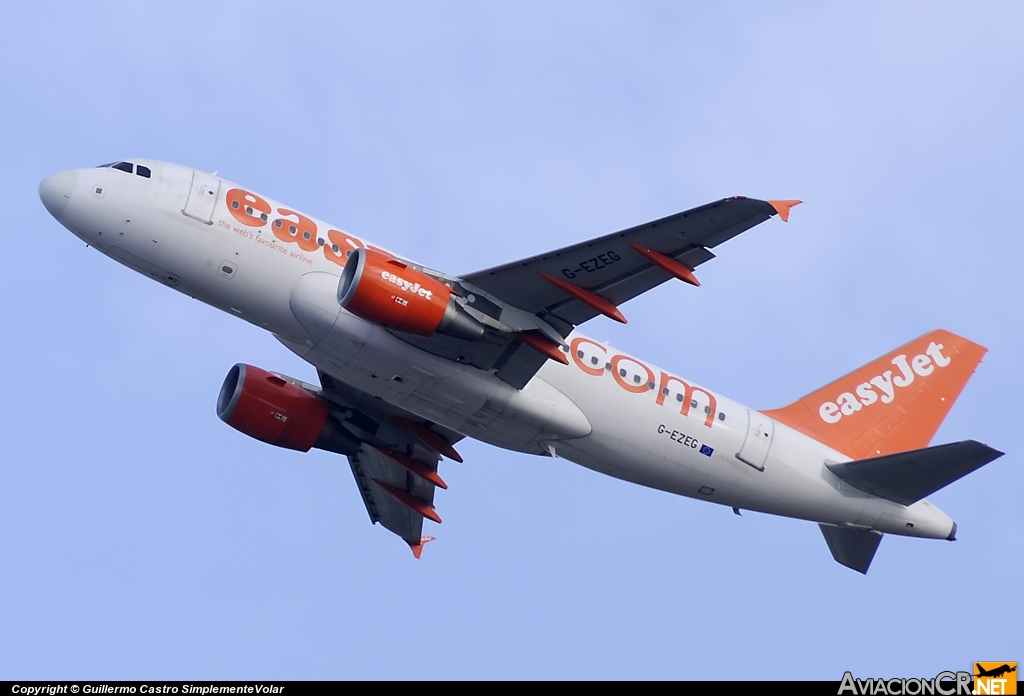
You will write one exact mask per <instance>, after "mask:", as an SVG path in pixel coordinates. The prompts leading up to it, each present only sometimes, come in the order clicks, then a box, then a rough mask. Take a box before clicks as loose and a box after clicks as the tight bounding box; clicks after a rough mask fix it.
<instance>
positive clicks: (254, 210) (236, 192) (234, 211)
mask: <svg viewBox="0 0 1024 696" xmlns="http://www.w3.org/2000/svg"><path fill="white" fill-rule="evenodd" d="M226 199H227V204H228V210H229V211H231V216H232V217H234V218H235V219H236V220H238V221H239V222H240V223H242V224H243V225H248V226H249V227H263V226H264V225H266V224H267V216H268V215H270V204H269V203H267V202H266V201H265V200H263V199H262V198H260V197H259V196H257V195H256V194H255V193H249V192H248V191H244V190H242V189H237V188H235V189H231V190H230V191H228V193H227V197H226Z"/></svg>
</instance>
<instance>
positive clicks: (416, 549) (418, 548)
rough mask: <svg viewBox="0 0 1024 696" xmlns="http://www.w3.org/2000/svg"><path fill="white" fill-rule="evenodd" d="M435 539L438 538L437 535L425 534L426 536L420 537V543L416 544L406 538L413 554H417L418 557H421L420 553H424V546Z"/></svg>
mask: <svg viewBox="0 0 1024 696" xmlns="http://www.w3.org/2000/svg"><path fill="white" fill-rule="evenodd" d="M435 539H436V537H432V536H425V537H420V543H418V544H414V543H412V542H411V541H408V540H406V542H405V543H407V544H408V545H409V548H410V549H412V555H413V556H415V557H416V558H419V557H420V554H422V553H423V547H424V546H426V545H427V544H429V543H430V542H432V541H434V540H435Z"/></svg>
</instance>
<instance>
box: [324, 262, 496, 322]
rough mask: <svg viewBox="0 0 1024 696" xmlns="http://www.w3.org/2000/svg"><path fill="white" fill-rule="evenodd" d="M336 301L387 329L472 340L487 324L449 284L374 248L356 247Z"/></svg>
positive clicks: (345, 270) (339, 285)
mask: <svg viewBox="0 0 1024 696" xmlns="http://www.w3.org/2000/svg"><path fill="white" fill-rule="evenodd" d="M338 303H339V304H341V306H342V307H344V308H345V309H347V310H348V311H350V312H352V313H353V314H355V315H356V316H357V317H361V318H363V319H366V320H367V321H372V322H373V323H375V324H380V325H381V326H386V327H388V328H389V329H394V330H396V331H403V332H405V333H411V334H415V335H417V336H433V335H434V334H435V333H438V332H440V333H444V334H448V335H450V336H457V337H459V338H465V339H469V340H476V339H478V338H480V337H481V336H483V335H484V326H483V324H481V323H480V322H478V321H477V320H476V319H474V318H473V317H472V316H470V315H469V313H468V312H467V311H466V310H465V309H463V308H462V306H461V305H459V303H458V302H456V300H455V296H454V295H453V293H452V290H451V288H449V287H448V286H447V285H445V284H444V283H442V282H441V281H439V280H437V279H436V278H432V277H430V276H428V275H427V274H426V273H423V272H422V271H417V270H416V269H415V268H412V267H410V266H408V265H407V264H404V263H402V262H401V261H399V260H397V259H394V258H391V257H390V256H388V255H387V254H385V253H383V252H380V251H377V250H375V249H356V250H355V251H353V252H352V257H351V258H350V259H349V260H348V263H346V264H345V269H344V270H343V271H342V273H341V281H340V282H339V283H338Z"/></svg>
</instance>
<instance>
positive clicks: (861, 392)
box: [818, 342, 952, 423]
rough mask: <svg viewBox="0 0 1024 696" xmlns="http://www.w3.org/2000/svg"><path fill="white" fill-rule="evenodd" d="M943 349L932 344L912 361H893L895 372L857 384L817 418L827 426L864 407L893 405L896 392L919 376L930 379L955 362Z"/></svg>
mask: <svg viewBox="0 0 1024 696" xmlns="http://www.w3.org/2000/svg"><path fill="white" fill-rule="evenodd" d="M942 349H943V346H942V344H941V343H934V342H932V343H930V344H929V345H928V348H927V350H925V352H924V353H922V354H920V355H915V356H914V357H913V358H910V359H907V356H906V355H897V356H896V357H895V358H893V359H892V365H893V367H895V368H896V369H895V370H886V371H884V372H882V374H880V375H876V376H874V377H872V378H871V379H869V380H868V381H867V382H863V383H861V384H858V385H857V386H856V387H855V388H854V390H853V392H843V393H842V394H839V395H838V396H837V397H836V400H835V401H826V402H825V403H823V404H822V405H821V406H820V407H819V408H818V415H819V416H821V419H822V420H823V421H825V422H826V423H838V422H839V421H841V420H842V419H843V417H844V416H852V415H853V414H855V413H856V412H857V411H860V410H861V409H862V408H866V407H869V406H872V405H874V404H876V403H883V404H891V403H892V402H893V400H894V399H895V398H896V396H897V391H896V390H897V389H906V388H907V387H909V386H910V385H911V384H913V383H914V380H915V379H917V378H918V377H927V376H928V375H930V374H932V373H933V372H934V371H935V368H940V369H941V368H943V367H946V366H947V365H949V363H950V362H952V361H951V360H950V358H948V357H947V356H945V355H943V354H942ZM854 392H855V393H854Z"/></svg>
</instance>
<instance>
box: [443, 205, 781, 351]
mask: <svg viewBox="0 0 1024 696" xmlns="http://www.w3.org/2000/svg"><path fill="white" fill-rule="evenodd" d="M798 202H799V201H759V200H755V199H752V198H743V197H740V196H736V197H733V198H725V199H723V200H720V201H717V202H715V203H708V204H707V205H703V206H700V207H699V208H693V209H692V210H687V211H685V212H682V213H677V214H675V215H670V216H669V217H666V218H662V219H660V220H655V221H653V222H648V223H646V224H643V225H639V226H637V227H631V228H629V229H627V230H622V231H621V232H615V233H614V234H609V235H606V236H604V237H598V238H597V239H593V240H590V241H587V242H583V243H581V244H575V245H573V246H568V247H565V248H562V249H558V250H556V251H551V252H548V253H546V254H540V255H538V256H532V257H530V258H527V259H523V260H521V261H515V262H513V263H508V264H505V265H502V266H498V267H496V268H490V269H487V270H485V271H479V272H476V273H470V274H469V275H466V276H462V280H463V281H464V282H465V283H466V284H468V285H471V286H476V287H477V288H480V289H481V290H483V291H485V292H486V293H488V294H489V295H492V296H493V297H495V298H498V299H499V300H501V301H503V302H506V303H508V304H510V305H513V306H515V307H518V308H519V309H522V310H525V311H527V312H530V313H532V314H535V315H537V316H539V317H541V318H542V319H544V320H545V321H547V322H548V323H549V324H551V325H552V326H554V328H556V329H557V330H558V331H559V333H561V334H562V335H563V336H566V335H568V334H569V332H570V331H571V330H572V327H573V326H576V325H578V324H582V323H583V322H585V321H587V320H589V319H592V318H593V317H595V316H597V315H598V314H601V313H603V312H601V311H599V310H598V309H596V308H595V307H594V306H593V305H592V304H588V303H587V302H586V301H583V300H581V299H580V298H579V297H578V296H574V295H573V294H572V290H571V289H569V290H568V291H567V289H566V287H565V286H564V285H562V286H559V283H563V284H568V285H571V286H574V287H576V288H581V289H582V290H584V291H586V294H587V295H596V296H597V297H598V298H600V299H602V300H605V301H606V302H607V303H609V304H610V305H612V306H617V305H620V304H622V303H623V302H625V301H627V300H629V299H632V298H634V297H636V296H637V295H640V294H642V293H645V292H647V291H648V290H650V289H652V288H654V287H657V286H658V285H661V284H662V283H664V282H665V281H666V280H669V279H670V278H672V277H673V275H676V274H674V273H672V272H670V271H668V270H666V269H665V267H664V266H663V265H659V263H658V262H657V261H656V260H655V259H659V260H660V259H666V258H667V259H668V260H669V261H670V262H675V264H678V265H681V266H683V267H685V268H686V269H688V270H691V271H692V270H693V269H694V268H696V267H697V266H699V265H700V264H702V263H704V262H706V261H709V260H711V259H713V258H714V256H715V255H714V254H713V253H712V252H711V251H710V250H711V249H712V248H714V247H716V246H718V245H719V244H721V243H722V242H725V241H728V240H729V239H732V238H733V237H735V236H736V235H738V234H740V233H741V232H744V231H746V230H748V229H750V228H751V227H753V226H755V225H757V224H760V223H762V222H764V221H765V220H767V219H768V218H770V217H772V216H773V215H776V214H781V215H782V218H783V219H784V220H785V219H788V216H789V209H790V207H792V206H793V205H796V204H797V203H798ZM638 247H640V248H638ZM644 250H647V251H648V252H654V255H651V254H648V253H645V252H644ZM669 266H670V267H671V264H669ZM676 277H679V276H678V275H677V276H676ZM549 278H551V279H554V281H556V282H552V280H549ZM584 296H586V295H584Z"/></svg>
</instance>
